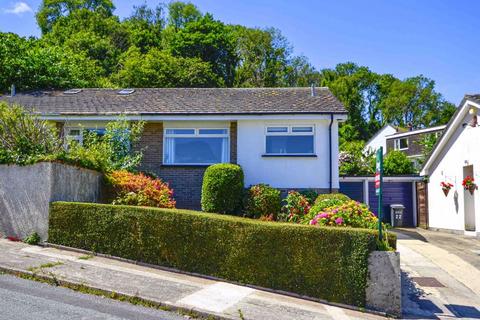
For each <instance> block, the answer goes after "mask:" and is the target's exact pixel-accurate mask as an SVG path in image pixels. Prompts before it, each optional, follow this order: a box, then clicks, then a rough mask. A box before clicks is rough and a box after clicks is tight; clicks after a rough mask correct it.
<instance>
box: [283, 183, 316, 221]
mask: <svg viewBox="0 0 480 320" xmlns="http://www.w3.org/2000/svg"><path fill="white" fill-rule="evenodd" d="M308 211H310V204H309V203H308V200H307V198H305V196H303V195H301V194H300V193H299V192H297V191H289V192H288V195H287V197H286V198H285V205H284V206H283V213H284V215H285V216H286V217H285V218H284V220H286V221H288V222H295V223H298V222H300V221H301V220H302V219H303V217H304V216H305V215H306V214H308Z"/></svg>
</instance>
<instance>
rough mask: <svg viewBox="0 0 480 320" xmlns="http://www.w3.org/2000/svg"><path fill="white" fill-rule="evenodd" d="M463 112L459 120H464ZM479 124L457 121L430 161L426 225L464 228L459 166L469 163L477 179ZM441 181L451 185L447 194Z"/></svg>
mask: <svg viewBox="0 0 480 320" xmlns="http://www.w3.org/2000/svg"><path fill="white" fill-rule="evenodd" d="M470 120H471V116H470V115H468V114H467V115H466V116H465V117H464V119H463V121H462V122H461V123H468V122H470ZM479 140H480V127H475V128H473V127H471V126H465V127H463V126H462V125H459V126H458V127H457V128H456V130H455V132H454V133H453V135H452V136H451V138H450V139H449V141H448V142H447V144H446V146H445V147H444V148H443V150H442V151H441V153H440V154H439V156H438V157H436V160H435V161H434V162H433V164H432V166H431V168H430V170H429V172H430V175H429V184H428V207H429V208H428V211H429V218H428V219H429V227H431V228H441V229H451V230H460V231H463V230H465V213H464V191H463V187H462V180H463V167H464V166H467V165H473V170H474V179H475V180H476V183H477V184H478V183H480V144H479ZM442 181H445V182H450V183H452V184H453V185H454V187H453V188H452V189H451V190H450V193H449V194H448V196H447V197H445V195H444V194H443V191H442V189H441V187H440V183H441V182H442ZM473 197H474V199H475V214H476V219H475V223H476V230H477V232H478V231H480V190H477V191H475V193H474V196H473Z"/></svg>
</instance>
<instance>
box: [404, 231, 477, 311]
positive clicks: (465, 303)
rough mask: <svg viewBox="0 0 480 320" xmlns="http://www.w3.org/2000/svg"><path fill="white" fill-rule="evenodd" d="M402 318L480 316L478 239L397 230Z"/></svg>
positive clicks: (431, 232)
mask: <svg viewBox="0 0 480 320" xmlns="http://www.w3.org/2000/svg"><path fill="white" fill-rule="evenodd" d="M395 232H397V234H398V251H399V252H400V256H401V268H402V285H403V302H402V303H403V313H404V316H403V317H404V318H405V319H452V318H461V319H480V258H479V253H480V251H478V252H477V250H480V240H478V239H476V238H467V237H465V236H460V235H453V234H446V233H439V232H433V231H427V230H422V229H403V230H396V231H395Z"/></svg>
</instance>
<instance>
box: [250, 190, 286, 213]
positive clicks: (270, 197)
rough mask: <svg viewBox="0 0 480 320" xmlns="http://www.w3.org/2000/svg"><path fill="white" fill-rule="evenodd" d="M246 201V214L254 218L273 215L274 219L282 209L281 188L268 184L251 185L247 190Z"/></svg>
mask: <svg viewBox="0 0 480 320" xmlns="http://www.w3.org/2000/svg"><path fill="white" fill-rule="evenodd" d="M245 202H246V203H245V214H246V216H248V217H253V218H260V217H270V216H271V217H272V220H275V219H276V217H277V215H278V214H279V213H280V210H281V209H282V198H281V197H280V190H277V189H275V188H272V187H270V186H269V185H267V184H257V185H254V186H251V187H250V189H248V191H247V199H246V201H245ZM264 219H266V218H264Z"/></svg>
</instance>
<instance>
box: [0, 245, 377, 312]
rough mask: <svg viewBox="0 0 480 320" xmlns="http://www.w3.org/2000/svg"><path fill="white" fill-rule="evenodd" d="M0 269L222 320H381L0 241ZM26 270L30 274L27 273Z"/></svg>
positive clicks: (198, 279)
mask: <svg viewBox="0 0 480 320" xmlns="http://www.w3.org/2000/svg"><path fill="white" fill-rule="evenodd" d="M0 252H2V254H1V255H0V268H1V269H4V270H8V269H14V270H22V271H23V272H31V271H34V272H35V273H36V274H38V275H42V276H48V277H55V279H58V280H61V281H67V282H69V283H75V284H81V285H85V286H87V287H93V288H99V289H102V290H106V291H108V292H115V293H117V294H120V295H125V296H130V297H140V298H142V299H145V300H148V301H152V302H155V303H159V304H162V305H167V306H171V307H174V308H179V309H182V310H193V311H195V312H199V313H200V314H203V315H213V316H216V317H219V318H223V319H278V320H284V319H285V320H287V319H298V320H303V319H305V320H306V319H347V320H348V319H372V320H373V319H383V318H384V317H382V316H380V315H376V314H371V313H365V312H362V311H357V310H352V309H348V308H341V307H338V306H336V305H330V304H327V303H320V302H316V301H311V300H306V299H300V298H297V297H291V296H286V295H282V294H278V293H272V292H267V291H263V290H258V289H255V288H251V287H245V286H240V285H236V284H231V283H227V282H222V281H217V280H212V279H206V278H202V277H196V276H192V275H187V274H183V273H177V272H172V271H166V270H160V269H157V268H150V267H147V266H140V265H136V264H133V263H129V262H124V261H118V260H115V259H109V258H105V257H98V256H88V255H85V253H78V252H72V251H68V250H60V249H56V248H48V247H39V246H29V245H26V244H23V243H19V242H11V241H8V240H4V239H0ZM29 270H30V271H29Z"/></svg>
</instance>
